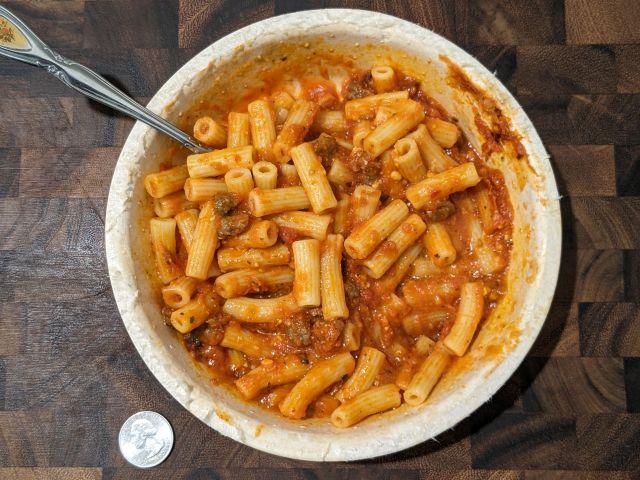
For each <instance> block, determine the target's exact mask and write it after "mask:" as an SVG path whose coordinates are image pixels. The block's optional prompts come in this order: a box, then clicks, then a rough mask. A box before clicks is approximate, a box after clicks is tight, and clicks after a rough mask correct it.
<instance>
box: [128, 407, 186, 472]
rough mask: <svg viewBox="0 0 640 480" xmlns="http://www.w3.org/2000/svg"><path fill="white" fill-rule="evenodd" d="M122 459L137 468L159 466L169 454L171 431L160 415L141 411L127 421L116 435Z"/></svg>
mask: <svg viewBox="0 0 640 480" xmlns="http://www.w3.org/2000/svg"><path fill="white" fill-rule="evenodd" d="M118 445H119V446H120V452H121V453H122V456H123V457H124V459H125V460H126V461H127V462H129V463H130V464H131V465H133V466H135V467H138V468H150V467H155V466H156V465H159V464H161V463H162V462H163V461H164V460H165V459H166V458H167V457H168V456H169V453H171V448H172V447H173V430H172V428H171V425H170V424H169V422H168V421H167V419H166V418H164V417H163V416H162V415H160V414H159V413H156V412H149V411H142V412H138V413H136V414H134V415H132V416H131V417H129V418H128V419H127V421H126V422H124V424H123V425H122V428H121V429H120V433H119V435H118Z"/></svg>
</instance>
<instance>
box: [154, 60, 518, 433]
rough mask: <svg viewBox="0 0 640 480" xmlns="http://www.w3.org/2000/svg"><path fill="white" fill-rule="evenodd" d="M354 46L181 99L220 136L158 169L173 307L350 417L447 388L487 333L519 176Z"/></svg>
mask: <svg viewBox="0 0 640 480" xmlns="http://www.w3.org/2000/svg"><path fill="white" fill-rule="evenodd" d="M316 60H318V59H314V60H309V61H310V62H311V63H313V62H315V61H316ZM318 61H320V62H321V63H322V62H328V61H330V60H329V59H327V58H323V59H322V60H318ZM352 64H353V62H351V61H350V62H347V63H345V65H340V66H339V67H336V69H333V68H332V67H331V66H329V68H326V67H327V65H326V63H325V64H323V66H322V67H321V68H315V69H310V70H308V71H307V70H306V67H305V65H304V64H302V65H297V66H296V68H294V69H289V70H286V73H284V72H285V71H284V70H283V71H280V70H278V71H267V72H260V73H259V74H258V75H257V77H256V78H255V79H252V80H251V81H250V82H248V83H247V84H248V85H249V84H250V85H252V87H247V90H246V91H244V92H241V94H239V95H238V96H234V97H233V98H230V99H229V102H228V103H225V104H221V105H212V104H211V103H210V102H207V101H206V99H205V100H204V101H203V102H202V103H200V104H199V107H198V108H197V109H196V110H195V111H194V112H191V111H185V112H184V115H183V116H182V117H181V118H182V119H183V121H184V122H186V126H185V128H187V129H188V128H190V127H191V128H193V131H194V134H195V136H196V137H197V138H199V139H200V141H201V142H202V143H203V144H206V145H209V146H211V147H212V148H214V150H212V151H211V152H208V153H204V154H196V155H189V156H187V157H186V159H185V158H184V156H183V155H182V154H181V151H180V150H170V151H169V153H168V155H167V156H164V157H163V156H162V155H161V156H160V158H162V160H161V161H164V162H166V163H167V164H169V163H170V164H171V165H176V164H177V163H178V161H179V160H180V159H181V158H182V159H183V163H184V164H183V165H179V166H175V167H170V168H167V169H165V170H162V171H159V172H154V173H150V174H149V175H147V176H146V177H145V180H144V185H145V188H146V190H147V192H148V193H149V195H150V197H151V202H152V206H153V211H154V212H155V215H156V216H155V217H154V218H152V219H150V221H149V223H148V225H149V238H150V240H151V246H152V251H153V253H154V258H155V268H153V267H151V268H149V269H148V270H149V271H153V270H154V269H155V271H156V273H157V276H158V279H159V284H161V285H159V286H158V289H159V293H161V295H162V300H163V302H164V308H163V310H162V314H163V316H164V317H165V323H166V324H167V325H171V327H170V328H172V329H173V330H175V332H176V333H177V334H178V335H179V336H180V338H181V339H182V341H183V343H184V344H185V346H186V347H187V349H188V351H189V352H190V353H191V354H192V355H193V357H194V358H195V359H196V360H197V361H198V362H199V363H201V364H202V365H203V366H204V367H205V368H206V369H207V370H208V372H210V373H211V375H212V378H213V381H214V382H215V383H218V384H221V385H224V386H226V387H228V388H231V389H235V391H237V392H239V394H240V395H241V396H242V397H243V398H245V399H246V400H247V401H251V402H256V404H257V405H260V406H262V407H264V408H269V409H272V410H273V411H276V412H279V413H280V414H282V415H284V416H285V417H288V418H290V419H292V420H295V419H300V418H304V417H317V418H322V419H324V420H323V421H325V422H329V421H330V422H331V424H333V426H334V427H337V428H346V427H349V426H351V425H353V424H354V423H357V422H359V421H361V420H363V419H365V418H366V417H368V416H371V415H374V414H377V413H382V412H384V411H386V410H389V409H393V408H396V407H398V406H400V404H401V403H402V402H403V401H404V402H405V403H407V404H408V405H419V404H421V403H423V402H425V401H429V396H430V395H431V394H432V392H433V391H434V389H435V388H436V387H437V385H438V382H439V381H440V378H441V377H443V376H447V375H450V374H451V373H449V372H451V371H452V370H449V365H450V364H451V363H452V359H454V358H457V357H460V356H464V355H467V352H468V351H469V350H470V349H472V348H476V347H475V346H474V338H475V337H476V335H477V332H478V330H479V329H481V328H482V322H483V321H484V319H485V318H486V317H487V316H488V315H491V312H492V311H493V309H494V308H495V307H496V304H498V303H499V302H500V299H501V296H502V295H503V292H504V291H506V285H505V281H506V272H507V271H508V268H509V256H510V249H511V245H512V242H513V240H512V237H511V235H512V221H513V219H512V217H513V213H512V210H511V207H510V203H509V194H508V192H507V190H506V187H505V185H504V179H503V178H502V175H501V173H500V172H498V171H497V170H494V169H492V168H490V167H489V166H488V164H487V160H488V157H487V156H486V155H485V154H483V153H482V152H477V151H475V150H474V149H473V147H472V146H471V145H470V144H469V142H468V141H467V139H466V137H465V135H464V132H463V131H462V130H461V129H460V127H459V126H458V125H457V120H456V119H455V118H454V116H453V112H452V113H451V114H449V113H448V112H447V111H446V110H445V109H443V108H442V106H440V105H439V104H438V103H437V102H436V100H435V99H433V98H431V97H429V96H428V95H427V94H426V93H425V92H424V91H421V87H422V86H423V85H424V83H423V84H421V83H420V82H418V81H417V80H415V79H412V78H411V77H409V76H407V75H405V74H404V73H403V72H401V71H400V70H398V69H396V68H394V67H391V66H388V65H380V66H376V67H373V68H371V69H368V70H358V69H357V68H355V67H347V66H346V65H352ZM338 71H339V72H338ZM336 72H338V73H336ZM263 75H264V76H263ZM426 81H428V79H427V80H426ZM254 85H255V87H254ZM213 119H216V120H213ZM219 119H222V120H219ZM460 125H463V122H461V123H460ZM495 125H500V128H503V126H504V124H503V123H496V124H495ZM491 128H494V127H493V126H492V127H491ZM495 133H496V135H495V136H494V137H493V141H494V142H499V143H504V142H510V141H512V140H511V139H513V138H517V136H515V135H511V134H506V135H503V133H504V132H502V131H501V132H495ZM483 147H484V146H483ZM509 148H510V147H509ZM519 148H520V147H518V148H516V150H517V151H520V150H519ZM485 151H488V152H491V151H495V145H494V144H492V145H491V146H490V148H485ZM149 210H151V209H149ZM485 298H486V299H487V300H486V302H485ZM160 326H161V325H160ZM478 343H480V342H478ZM356 359H357V362H356ZM329 419H330V420H329Z"/></svg>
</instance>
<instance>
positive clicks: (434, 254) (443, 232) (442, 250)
mask: <svg viewBox="0 0 640 480" xmlns="http://www.w3.org/2000/svg"><path fill="white" fill-rule="evenodd" d="M423 238H424V246H425V247H426V248H427V253H428V254H429V256H430V257H431V259H432V260H433V263H435V264H436V265H437V266H438V267H446V266H447V265H451V264H452V263H453V262H454V261H455V259H456V249H455V247H454V246H453V242H452V241H451V237H450V236H449V232H448V231H447V227H445V226H444V224H442V223H432V224H431V225H429V228H428V229H427V233H426V234H425V235H424V237H423Z"/></svg>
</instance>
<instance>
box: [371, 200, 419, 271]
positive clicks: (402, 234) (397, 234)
mask: <svg viewBox="0 0 640 480" xmlns="http://www.w3.org/2000/svg"><path fill="white" fill-rule="evenodd" d="M426 228H427V226H426V225H425V223H424V221H423V220H422V218H420V216H419V215H417V214H415V213H414V214H411V215H409V217H408V218H407V219H406V220H404V221H403V222H402V223H401V224H400V225H399V226H398V228H396V229H395V230H394V231H393V232H391V234H390V235H389V236H388V237H387V239H386V240H385V241H383V242H382V244H381V245H380V247H378V249H377V250H376V251H375V252H374V253H373V255H371V256H370V257H369V258H367V259H366V260H365V261H364V262H362V264H363V265H364V266H365V268H366V272H367V274H368V275H369V276H371V277H373V278H380V277H381V276H382V275H384V273H385V272H386V271H387V270H389V268H391V266H392V265H393V263H394V262H395V261H396V260H397V259H398V257H400V255H402V252H404V251H405V250H406V249H407V248H409V247H410V246H411V245H413V244H414V243H416V241H417V240H418V238H419V237H420V235H422V234H423V233H424V231H425V229H426Z"/></svg>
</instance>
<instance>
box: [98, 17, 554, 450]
mask: <svg viewBox="0 0 640 480" xmlns="http://www.w3.org/2000/svg"><path fill="white" fill-rule="evenodd" d="M301 21H304V22H311V24H313V25H316V26H320V25H324V24H325V23H330V22H332V23H348V22H363V21H366V22H367V23H371V22H380V23H381V24H391V25H394V26H398V27H402V29H403V30H402V31H403V34H409V35H412V36H415V37H416V38H420V37H422V38H425V39H426V38H428V39H429V40H430V41H434V42H437V43H438V44H439V46H440V47H444V48H446V55H447V56H448V57H449V58H451V59H452V60H453V61H454V63H456V64H458V65H464V67H463V69H465V70H467V69H469V68H470V69H471V70H473V72H474V76H473V77H472V79H473V80H474V81H476V80H477V79H478V77H479V78H482V80H483V81H486V82H487V83H488V84H489V85H491V87H492V89H495V90H492V93H499V94H500V97H501V102H500V103H501V106H503V105H504V102H505V101H506V102H507V104H508V106H509V107H510V108H511V110H512V111H511V112H510V118H511V120H512V123H513V125H514V126H516V127H517V129H518V130H519V131H525V130H526V132H527V137H528V143H527V150H528V153H529V155H530V156H531V155H535V156H536V157H537V158H539V159H540V161H541V162H542V166H543V168H544V175H545V181H544V184H543V188H542V191H543V192H544V193H545V194H547V196H548V199H547V201H548V202H550V203H551V207H552V208H550V209H549V211H548V212H546V213H547V217H548V218H547V225H546V226H547V227H548V228H549V231H548V232H545V233H544V238H545V239H548V238H552V239H553V240H554V241H553V242H548V241H547V242H546V243H545V250H544V256H543V257H542V258H540V260H539V263H540V264H539V271H538V275H539V278H540V285H541V287H540V288H541V289H543V290H544V292H543V295H540V300H538V301H536V303H535V305H534V306H535V307H536V308H537V309H538V310H537V312H538V315H536V317H538V318H539V319H538V320H537V323H536V324H535V325H532V326H531V327H532V329H531V331H530V334H529V335H528V336H527V338H526V341H524V342H522V341H521V342H519V344H518V345H517V346H516V348H515V349H514V350H513V351H511V352H510V353H509V355H508V357H507V358H506V359H505V360H504V361H502V362H501V363H500V364H499V365H498V366H497V367H496V368H495V370H494V371H493V372H492V373H491V376H490V378H489V379H488V381H487V383H486V386H485V387H486V388H485V389H484V391H483V393H482V394H481V395H476V396H471V397H470V398H467V399H466V401H465V402H464V403H463V404H461V405H458V406H456V408H454V409H453V410H452V414H451V415H450V417H451V418H449V419H447V421H440V420H436V419H430V420H431V423H432V424H433V425H432V426H431V433H430V434H425V433H424V428H422V429H421V428H418V426H416V427H413V426H410V431H406V430H402V429H399V428H397V426H396V425H393V423H391V424H390V425H388V426H387V427H388V428H387V430H388V432H386V433H385V437H384V439H383V440H382V441H380V442H371V445H365V446H364V447H363V448H359V449H358V448H352V447H347V446H346V444H343V443H344V442H343V441H341V440H339V439H338V438H336V439H335V440H327V442H326V445H318V443H317V439H316V438H311V437H310V438H309V439H307V437H306V435H305V434H304V432H298V434H297V435H296V436H295V441H296V442H302V443H303V444H304V445H299V446H297V447H298V448H297V449H295V450H293V451H291V450H289V448H288V447H290V443H291V442H292V438H293V437H292V436H291V434H290V432H278V431H277V430H273V429H272V430H271V431H269V432H265V433H263V434H262V435H260V436H255V437H252V436H250V435H245V433H244V432H242V431H240V429H238V428H233V427H232V426H230V425H229V424H228V423H227V422H226V421H225V420H224V419H223V418H219V416H216V415H211V414H210V413H209V414H206V415H205V414H203V411H202V410H201V409H199V408H198V407H197V406H196V404H195V402H193V401H191V399H190V398H189V397H188V395H187V396H185V394H184V392H183V391H182V388H181V385H180V382H176V381H175V380H174V379H172V378H171V377H170V373H169V372H168V370H167V369H166V366H165V365H164V364H162V363H161V362H157V360H158V358H157V357H156V354H155V352H153V351H152V349H150V348H149V347H150V345H149V342H148V341H147V339H145V336H144V335H140V333H141V330H140V329H139V326H138V325H137V317H136V316H135V315H134V311H133V310H132V307H131V305H132V304H134V303H135V302H137V301H138V300H137V295H138V290H137V283H136V279H135V274H134V273H133V272H125V274H124V275H123V272H122V267H123V265H124V266H127V265H129V264H130V262H131V256H132V253H131V249H130V248H127V249H125V250H124V251H123V249H122V248H120V245H121V244H122V243H123V239H124V240H129V237H128V230H127V228H126V227H127V225H125V224H124V221H123V218H125V216H126V215H124V214H126V212H127V209H128V208H129V207H128V202H129V198H128V197H127V196H126V195H123V194H124V193H127V192H130V191H131V181H132V175H134V174H133V173H132V172H131V168H133V167H135V163H134V162H133V158H134V157H135V156H136V155H137V154H139V153H140V152H141V148H144V146H145V145H144V143H145V142H144V140H145V135H146V134H147V133H148V132H149V131H151V130H152V129H151V127H148V126H146V125H145V124H143V123H141V122H136V123H135V125H134V126H133V128H132V130H131V132H130V134H129V136H128V137H127V140H126V141H125V143H124V145H123V147H122V150H121V153H120V155H119V157H118V162H117V164H116V167H115V170H114V174H113V177H112V181H111V186H110V190H109V196H108V200H107V209H106V216H105V249H106V254H107V266H108V270H109V277H110V281H111V285H112V290H113V295H114V298H115V300H116V304H117V305H118V310H119V312H120V316H121V318H122V321H123V323H124V325H125V328H126V330H127V333H128V334H129V337H130V338H131V341H132V343H133V344H134V346H135V347H136V350H137V351H138V353H139V354H140V356H141V358H142V360H143V361H144V362H145V364H146V365H147V368H149V370H150V371H151V372H152V373H153V375H154V377H156V379H157V380H158V381H159V382H160V384H161V385H162V386H163V387H164V388H165V389H166V390H167V391H168V392H169V393H170V394H171V395H172V396H173V397H174V398H175V399H176V400H177V401H178V402H179V403H180V404H181V405H182V406H183V407H184V408H185V409H186V410H188V411H189V412H190V413H192V414H193V415H194V416H196V417H197V418H199V419H200V420H201V421H203V422H204V423H206V424H207V425H208V426H210V427H212V428H213V429H215V430H216V431H217V432H219V433H222V434H223V435H225V436H228V437H231V438H233V439H234V440H237V441H239V442H241V443H244V444H246V445H248V446H251V447H253V448H256V449H258V450H261V451H264V452H267V453H271V454H274V455H279V456H283V457H288V458H293V459H299V460H315V461H352V460H362V459H367V458H374V457H379V456H383V455H388V454H391V453H395V452H398V451H401V450H405V449H407V448H410V447H413V446H415V445H417V444H419V443H422V442H425V441H427V440H429V439H432V438H434V437H436V436H437V435H439V434H440V433H442V432H444V431H445V430H447V429H450V428H452V427H454V426H455V425H456V424H458V423H459V422H460V421H462V420H463V419H464V418H466V417H467V416H469V415H470V414H472V413H473V412H475V411H476V410H477V409H478V408H479V407H480V406H481V405H482V404H484V403H485V402H486V401H488V400H489V399H490V398H491V396H492V395H494V394H495V393H496V392H497V391H498V390H499V389H500V388H501V387H502V386H503V385H504V384H505V383H506V381H507V380H508V379H509V378H510V377H511V376H512V375H513V373H514V372H515V370H516V369H517V368H518V366H519V365H520V364H521V363H522V361H523V359H524V357H525V356H526V354H527V353H528V351H529V350H530V349H531V347H532V346H533V344H534V342H535V341H536V339H537V337H538V335H539V333H540V330H541V329H542V326H543V324H544V321H545V319H546V316H547V314H548V312H549V309H550V307H551V304H552V300H553V297H554V294H555V289H556V285H557V280H558V275H559V270H560V257H561V245H562V228H561V226H562V224H561V216H560V207H559V195H558V190H557V184H556V180H555V176H554V173H553V169H552V168H551V164H550V162H549V156H548V154H547V153H546V151H545V149H544V146H543V144H542V141H541V139H540V137H539V135H538V133H537V132H536V130H535V128H534V127H533V124H532V122H531V121H530V119H529V118H528V116H527V115H526V113H525V112H524V110H523V108H522V107H521V106H520V104H519V103H518V102H517V100H516V99H515V98H514V97H513V96H512V95H511V93H510V92H509V91H508V90H507V88H506V87H505V86H504V85H503V84H502V82H501V81H500V80H498V79H497V78H496V77H495V76H494V75H493V74H492V73H491V72H489V71H488V70H487V69H486V68H485V67H484V66H483V65H482V64H481V63H480V62H479V61H478V60H476V59H475V58H474V57H473V56H472V55H471V54H469V53H467V52H466V51H465V50H463V49H462V48H461V47H458V46H457V45H456V44H454V43H453V42H451V41H449V40H447V39H445V38H444V37H442V36H441V35H439V34H437V33H435V32H433V31H432V30H430V29H428V28H426V27H422V26H420V25H417V24H414V23H412V22H409V21H407V20H403V19H400V18H398V17H394V16H391V15H387V14H384V13H379V12H374V11H369V10H359V9H318V10H305V11H299V12H294V13H288V14H284V15H278V16H274V17H270V18H267V19H264V20H261V21H258V22H255V23H252V24H250V25H247V26H245V27H243V28H241V29H239V30H236V31H234V32H232V33H230V34H228V35H226V36H224V37H222V38H220V39H218V40H216V41H215V42H213V43H212V44H210V45H209V46H207V47H205V48H204V49H202V50H201V51H200V52H199V53H198V54H196V55H195V56H194V57H192V58H191V59H190V60H189V61H188V62H186V63H185V64H184V65H183V66H182V67H181V68H180V69H179V70H178V71H177V72H175V73H174V74H173V75H172V76H171V77H170V78H169V79H168V80H167V81H166V82H165V83H164V84H163V85H162V87H160V89H158V91H157V92H156V93H155V95H154V96H153V97H152V98H151V100H150V101H149V103H148V108H150V109H151V110H153V111H155V112H156V113H159V114H162V112H163V109H164V107H165V105H166V104H167V103H168V99H170V98H172V97H173V96H175V95H177V94H178V93H179V92H180V89H181V88H182V87H183V85H184V84H185V82H187V81H190V80H193V79H194V78H195V77H196V76H197V73H198V72H200V71H203V70H205V69H206V68H207V67H208V66H209V64H210V61H211V59H212V58H215V57H216V56H221V55H223V54H225V52H230V51H232V50H233V49H234V48H236V47H237V46H238V45H245V44H246V43H247V39H252V38H257V35H258V34H259V33H260V32H263V31H264V29H265V28H266V27H269V28H270V29H273V28H274V27H279V28H280V29H282V30H284V29H285V28H286V27H285V24H289V23H293V24H295V23H296V22H301ZM347 21H348V22H347ZM298 36H301V35H298ZM250 48H252V47H251V46H249V49H250ZM127 182H128V183H127ZM123 184H127V185H126V188H123ZM127 188H128V190H127ZM555 240H557V241H555ZM125 243H126V242H125ZM126 244H127V245H128V243H126ZM123 287H124V288H123ZM540 318H541V319H540ZM145 335H147V336H149V335H150V333H149V332H148V331H147V332H145ZM211 401H212V402H213V400H211ZM452 419H453V420H452ZM416 423H418V422H416ZM283 444H284V448H283Z"/></svg>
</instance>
